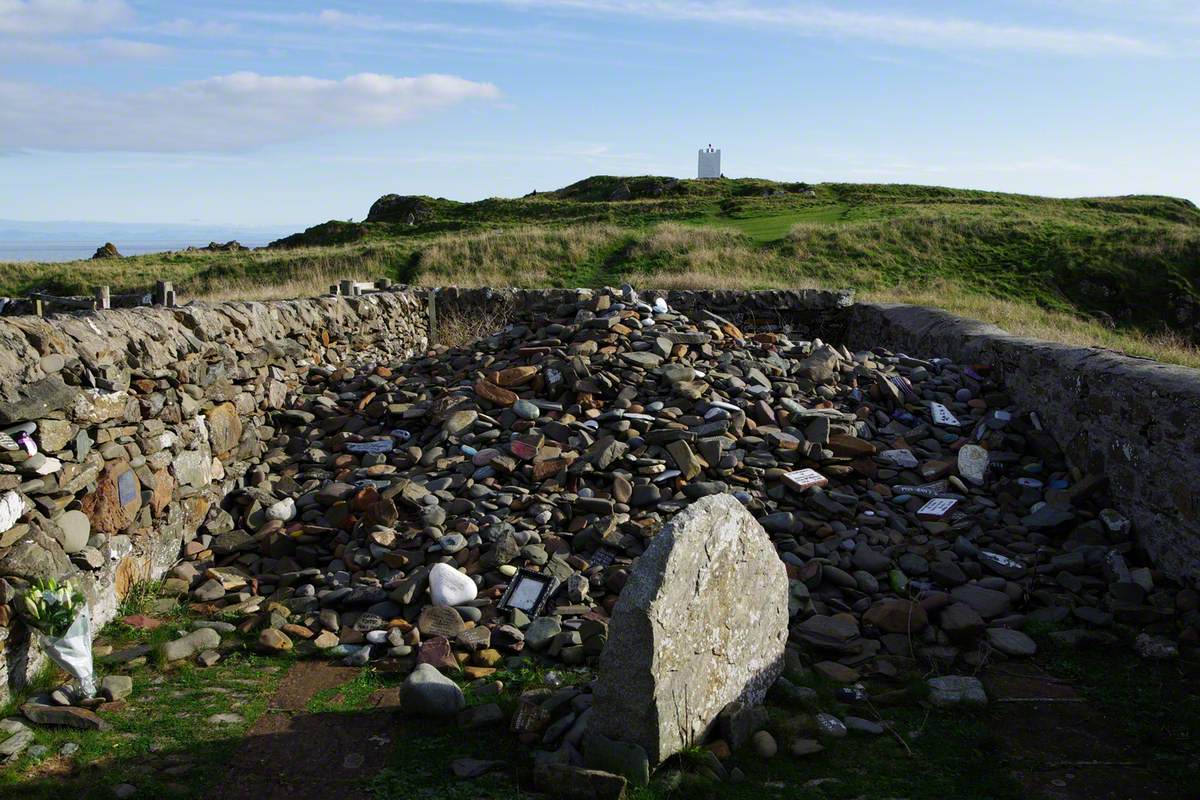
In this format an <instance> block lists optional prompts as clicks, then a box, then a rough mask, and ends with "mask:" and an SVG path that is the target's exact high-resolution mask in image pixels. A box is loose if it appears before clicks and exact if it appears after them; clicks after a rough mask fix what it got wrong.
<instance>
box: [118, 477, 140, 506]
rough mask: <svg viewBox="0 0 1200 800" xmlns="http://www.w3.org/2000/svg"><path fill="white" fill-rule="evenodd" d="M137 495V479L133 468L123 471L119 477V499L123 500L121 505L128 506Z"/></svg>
mask: <svg viewBox="0 0 1200 800" xmlns="http://www.w3.org/2000/svg"><path fill="white" fill-rule="evenodd" d="M137 497H138V490H137V479H136V478H135V477H134V475H133V471H132V470H126V471H125V472H122V473H121V477H119V478H117V499H118V500H120V501H121V505H123V506H127V505H129V504H130V503H132V502H133V501H134V500H136V499H137Z"/></svg>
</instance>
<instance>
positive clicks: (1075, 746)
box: [982, 661, 1181, 800]
mask: <svg viewBox="0 0 1200 800" xmlns="http://www.w3.org/2000/svg"><path fill="white" fill-rule="evenodd" d="M982 679H983V682H984V686H985V687H986V688H987V691H988V695H989V697H990V698H991V709H990V712H989V726H990V727H991V728H992V729H993V730H994V731H995V733H996V736H997V738H998V739H999V740H1000V745H1001V748H1002V749H1003V750H1004V752H1005V753H1006V754H1008V756H1009V757H1010V758H1011V759H1012V760H1013V762H1014V764H1015V766H1016V769H1015V771H1014V774H1015V775H1016V778H1017V780H1018V781H1020V783H1021V785H1022V786H1023V787H1024V788H1025V791H1026V793H1027V795H1028V796H1029V797H1030V798H1045V799H1046V800H1135V799H1136V800H1159V799H1160V798H1161V800H1181V798H1180V797H1179V792H1178V789H1177V788H1176V787H1174V786H1172V785H1171V784H1168V783H1166V782H1164V781H1163V780H1162V779H1161V778H1160V777H1158V776H1156V775H1155V774H1154V773H1153V772H1151V771H1150V770H1149V769H1148V768H1147V765H1146V763H1145V761H1144V758H1143V757H1142V753H1141V752H1140V751H1139V748H1138V747H1137V743H1136V742H1134V741H1132V740H1130V739H1129V738H1128V737H1127V736H1125V735H1124V734H1123V733H1122V732H1121V726H1120V720H1118V719H1114V718H1113V717H1112V716H1110V715H1109V714H1107V713H1105V712H1104V711H1103V710H1102V709H1100V708H1099V707H1097V706H1096V705H1095V704H1094V703H1091V702H1089V701H1088V700H1087V699H1086V698H1084V697H1083V696H1082V695H1080V694H1079V693H1078V692H1076V690H1075V689H1074V688H1073V687H1072V686H1071V685H1070V683H1068V682H1067V681H1063V680H1061V679H1059V678H1055V677H1054V676H1052V675H1051V674H1049V673H1048V672H1046V671H1045V670H1043V669H1042V668H1041V667H1040V666H1038V664H1037V663H1036V662H1029V661H1025V662H1020V661H1008V662H1005V663H1003V664H1000V665H997V666H994V667H991V668H990V669H988V670H987V671H985V673H984V674H983V676H982Z"/></svg>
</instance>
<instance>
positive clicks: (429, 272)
mask: <svg viewBox="0 0 1200 800" xmlns="http://www.w3.org/2000/svg"><path fill="white" fill-rule="evenodd" d="M623 235H624V232H623V231H622V230H621V229H620V228H618V227H616V226H613V225H592V224H588V225H576V226H571V227H565V228H552V227H544V226H534V225H522V226H518V227H515V228H501V229H495V230H489V231H482V232H478V233H466V234H457V235H449V236H444V237H440V238H438V239H436V240H435V241H433V242H432V243H431V244H429V245H428V246H427V247H425V248H424V249H422V250H421V252H420V256H419V258H418V262H417V266H418V269H419V275H418V277H417V281H416V282H417V283H418V284H420V285H422V286H519V287H536V286H549V285H553V284H554V283H555V277H556V275H557V274H560V273H562V272H563V271H564V270H567V269H570V268H578V267H579V266H580V265H583V264H586V263H588V262H590V261H594V260H596V259H598V258H601V255H602V253H603V251H605V250H606V249H608V248H611V247H613V246H614V245H615V243H617V242H618V241H620V239H621V237H622V236H623Z"/></svg>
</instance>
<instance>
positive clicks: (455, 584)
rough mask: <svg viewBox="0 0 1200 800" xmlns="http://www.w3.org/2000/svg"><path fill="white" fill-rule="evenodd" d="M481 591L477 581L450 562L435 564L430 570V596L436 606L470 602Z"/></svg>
mask: <svg viewBox="0 0 1200 800" xmlns="http://www.w3.org/2000/svg"><path fill="white" fill-rule="evenodd" d="M478 593H479V589H478V587H476V586H475V581H473V580H471V579H470V578H468V577H467V576H466V575H463V574H462V573H461V572H459V571H458V570H456V569H455V568H454V567H452V566H450V565H449V564H434V565H433V569H431V570H429V596H430V597H432V598H433V604H434V605H435V606H457V605H462V604H463V603H469V602H471V601H472V600H474V599H475V595H476V594H478Z"/></svg>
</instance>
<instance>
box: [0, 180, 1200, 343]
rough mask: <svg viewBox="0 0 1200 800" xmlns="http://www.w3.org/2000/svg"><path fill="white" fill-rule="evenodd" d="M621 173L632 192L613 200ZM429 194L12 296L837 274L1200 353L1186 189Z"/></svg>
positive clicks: (761, 186) (34, 283)
mask: <svg viewBox="0 0 1200 800" xmlns="http://www.w3.org/2000/svg"><path fill="white" fill-rule="evenodd" d="M622 186H627V187H628V188H629V190H630V191H631V193H632V195H633V196H632V199H629V200H622V201H609V200H608V199H607V198H609V197H610V196H612V194H613V192H614V191H615V190H617V189H618V188H619V187H622ZM423 202H425V203H426V204H427V205H428V207H429V208H430V209H431V210H432V213H433V216H432V217H431V218H430V219H429V220H428V221H425V222H422V223H421V224H417V225H412V226H409V225H407V224H403V223H399V222H393V221H378V222H360V223H353V222H341V221H331V222H330V223H325V224H322V225H320V226H314V228H311V229H309V231H307V232H304V233H301V234H296V235H295V236H292V237H289V238H288V240H287V245H288V246H287V247H276V248H272V249H270V250H258V251H251V252H240V253H209V252H200V253H173V254H156V255H147V256H137V257H133V258H126V259H120V260H115V261H81V262H74V263H71V264H32V263H27V264H11V265H6V266H5V268H4V269H3V271H2V272H3V274H2V275H0V295H19V294H22V293H24V292H27V291H30V290H33V289H44V290H49V291H53V292H58V293H70V294H87V293H88V292H90V290H91V288H92V287H93V286H96V285H99V284H108V285H110V286H111V287H112V288H113V290H114V291H117V292H124V291H135V290H136V291H145V290H147V289H148V288H149V287H151V286H152V285H153V283H154V281H155V280H157V279H166V280H172V281H174V282H175V284H176V286H177V289H178V291H179V293H180V296H181V297H182V298H185V299H186V298H189V297H209V298H215V299H231V298H232V299H243V298H274V297H289V296H291V297H296V296H304V295H311V294H314V293H320V292H323V291H325V290H326V288H327V287H328V286H329V285H330V284H331V283H334V282H336V281H337V280H338V279H340V278H343V277H356V278H359V279H367V278H380V277H387V278H390V279H392V280H394V281H398V282H409V283H416V284H421V285H459V286H481V285H493V286H509V285H511V286H528V287H537V286H568V287H570V286H600V285H606V284H608V285H611V284H616V283H619V282H621V281H630V282H632V283H634V284H635V285H639V286H643V287H665V288H737V289H753V288H795V287H809V286H824V287H831V288H851V289H855V290H856V291H858V292H859V293H860V294H861V295H862V296H866V297H869V298H871V299H876V300H891V301H902V302H917V303H923V304H930V305H936V306H940V307H943V308H947V309H949V310H951V311H954V312H956V313H969V314H974V315H977V316H979V317H980V318H982V319H984V320H985V321H989V322H994V323H997V324H1001V325H1007V326H1009V327H1010V328H1011V329H1014V330H1013V332H1014V333H1019V334H1027V335H1037V336H1043V337H1045V338H1052V339H1058V340H1061V341H1066V342H1069V343H1083V344H1092V345H1099V346H1107V347H1113V348H1116V349H1123V350H1126V351H1127V352H1130V353H1131V354H1133V355H1146V356H1152V357H1157V358H1162V359H1164V360H1168V361H1174V362H1177V363H1183V364H1189V365H1193V366H1197V365H1200V351H1197V349H1196V347H1195V342H1194V339H1195V337H1196V336H1197V335H1198V333H1197V332H1198V331H1200V319H1197V318H1195V317H1194V316H1193V317H1189V316H1188V315H1189V314H1194V313H1196V312H1192V311H1191V310H1190V309H1192V308H1197V307H1200V210H1197V209H1196V207H1195V206H1194V205H1192V204H1191V203H1189V202H1187V201H1185V200H1179V199H1175V198H1169V197H1155V196H1129V197H1111V198H1079V199H1054V198H1044V197H1032V196H1028V195H1016V194H1004V193H999V192H983V191H971V190H962V189H948V188H942V187H929V186H910V185H871V184H840V183H827V184H815V185H813V186H811V187H810V186H806V185H804V184H779V183H773V182H771V181H763V180H756V179H743V180H718V181H691V180H685V181H673V180H671V179H665V178H657V177H653V176H640V177H632V178H620V177H615V176H596V177H593V178H589V179H586V180H584V181H580V182H578V183H576V184H572V185H571V186H569V187H566V188H564V189H561V190H558V191H556V192H547V193H540V194H537V195H531V196H527V197H523V198H512V199H506V198H489V199H487V200H482V201H479V202H476V203H457V202H454V201H450V200H443V199H435V198H423ZM1181 315H1182V316H1181ZM1181 322H1182V323H1183V324H1184V327H1183V328H1182V329H1181V328H1180V327H1179V325H1180V323H1181Z"/></svg>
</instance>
